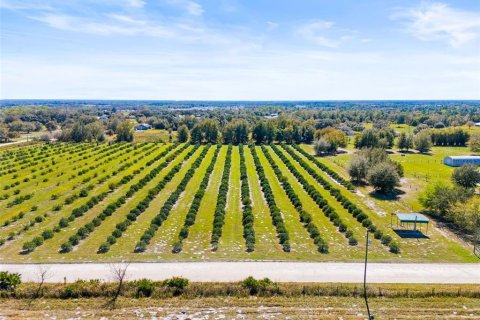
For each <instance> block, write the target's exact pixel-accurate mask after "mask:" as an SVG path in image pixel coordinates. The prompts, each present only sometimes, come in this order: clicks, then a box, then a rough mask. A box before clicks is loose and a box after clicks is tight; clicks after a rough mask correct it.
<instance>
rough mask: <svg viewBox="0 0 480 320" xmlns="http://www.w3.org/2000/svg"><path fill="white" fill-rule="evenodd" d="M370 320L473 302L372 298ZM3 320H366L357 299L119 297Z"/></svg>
mask: <svg viewBox="0 0 480 320" xmlns="http://www.w3.org/2000/svg"><path fill="white" fill-rule="evenodd" d="M370 307H371V310H372V311H373V313H374V315H375V319H423V320H425V319H478V318H479V317H480V303H479V299H473V298H462V297H460V298H445V297H443V298H438V297H435V298H412V299H409V298H374V299H371V300H370ZM1 317H6V318H7V319H39V318H42V319H43V318H48V319H54V318H57V319H66V318H75V319H100V318H102V317H106V318H115V319H138V318H151V319H366V311H365V307H364V301H363V299H362V298H361V297H357V298H354V297H318V296H317V297H312V296H305V297H293V298H292V297H256V296H253V297H220V298H218V297H216V298H195V299H188V300H187V299H184V298H181V297H174V298H168V299H154V298H143V299H134V298H121V299H120V300H119V301H118V307H117V308H116V309H114V310H112V309H108V308H105V300H104V299H102V298H98V299H71V300H61V299H39V300H35V301H33V302H32V303H30V302H29V301H27V300H21V301H18V300H14V299H4V300H0V318H1Z"/></svg>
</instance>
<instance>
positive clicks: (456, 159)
mask: <svg viewBox="0 0 480 320" xmlns="http://www.w3.org/2000/svg"><path fill="white" fill-rule="evenodd" d="M443 163H444V164H446V165H447V166H450V167H461V166H463V165H465V164H474V165H476V166H480V156H449V157H445V159H443Z"/></svg>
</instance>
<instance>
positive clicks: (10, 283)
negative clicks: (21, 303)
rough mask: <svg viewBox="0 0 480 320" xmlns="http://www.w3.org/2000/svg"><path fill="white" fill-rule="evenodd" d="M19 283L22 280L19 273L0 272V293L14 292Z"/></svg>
mask: <svg viewBox="0 0 480 320" xmlns="http://www.w3.org/2000/svg"><path fill="white" fill-rule="evenodd" d="M21 283H22V278H21V276H20V274H19V273H10V272H7V271H0V291H10V292H15V290H16V289H17V287H18V286H19V285H20V284H21Z"/></svg>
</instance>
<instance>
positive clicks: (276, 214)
mask: <svg viewBox="0 0 480 320" xmlns="http://www.w3.org/2000/svg"><path fill="white" fill-rule="evenodd" d="M250 151H251V153H252V156H253V161H254V162H255V169H256V170H257V175H258V178H259V179H260V186H261V187H262V192H263V196H264V197H265V199H266V200H267V204H268V209H269V211H270V216H271V217H272V222H273V225H274V226H275V229H276V230H277V236H278V241H279V242H280V244H281V246H282V248H283V251H285V252H290V237H289V235H288V231H287V228H286V227H285V223H284V222H283V218H282V214H281V213H280V209H279V208H278V206H277V203H276V202H275V197H274V196H273V191H272V188H271V187H270V183H269V182H268V179H267V176H266V175H265V171H264V170H263V167H262V164H261V163H260V159H259V158H258V155H257V150H255V146H253V145H250Z"/></svg>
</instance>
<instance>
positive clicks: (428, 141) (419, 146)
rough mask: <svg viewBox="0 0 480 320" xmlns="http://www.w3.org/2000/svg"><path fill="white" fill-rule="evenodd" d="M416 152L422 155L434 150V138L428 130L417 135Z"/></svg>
mask: <svg viewBox="0 0 480 320" xmlns="http://www.w3.org/2000/svg"><path fill="white" fill-rule="evenodd" d="M413 145H414V147H415V150H417V151H419V152H420V153H427V152H429V151H430V149H432V138H431V136H430V133H429V132H428V131H427V130H422V131H420V132H419V133H417V134H416V135H415V137H414V139H413Z"/></svg>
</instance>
